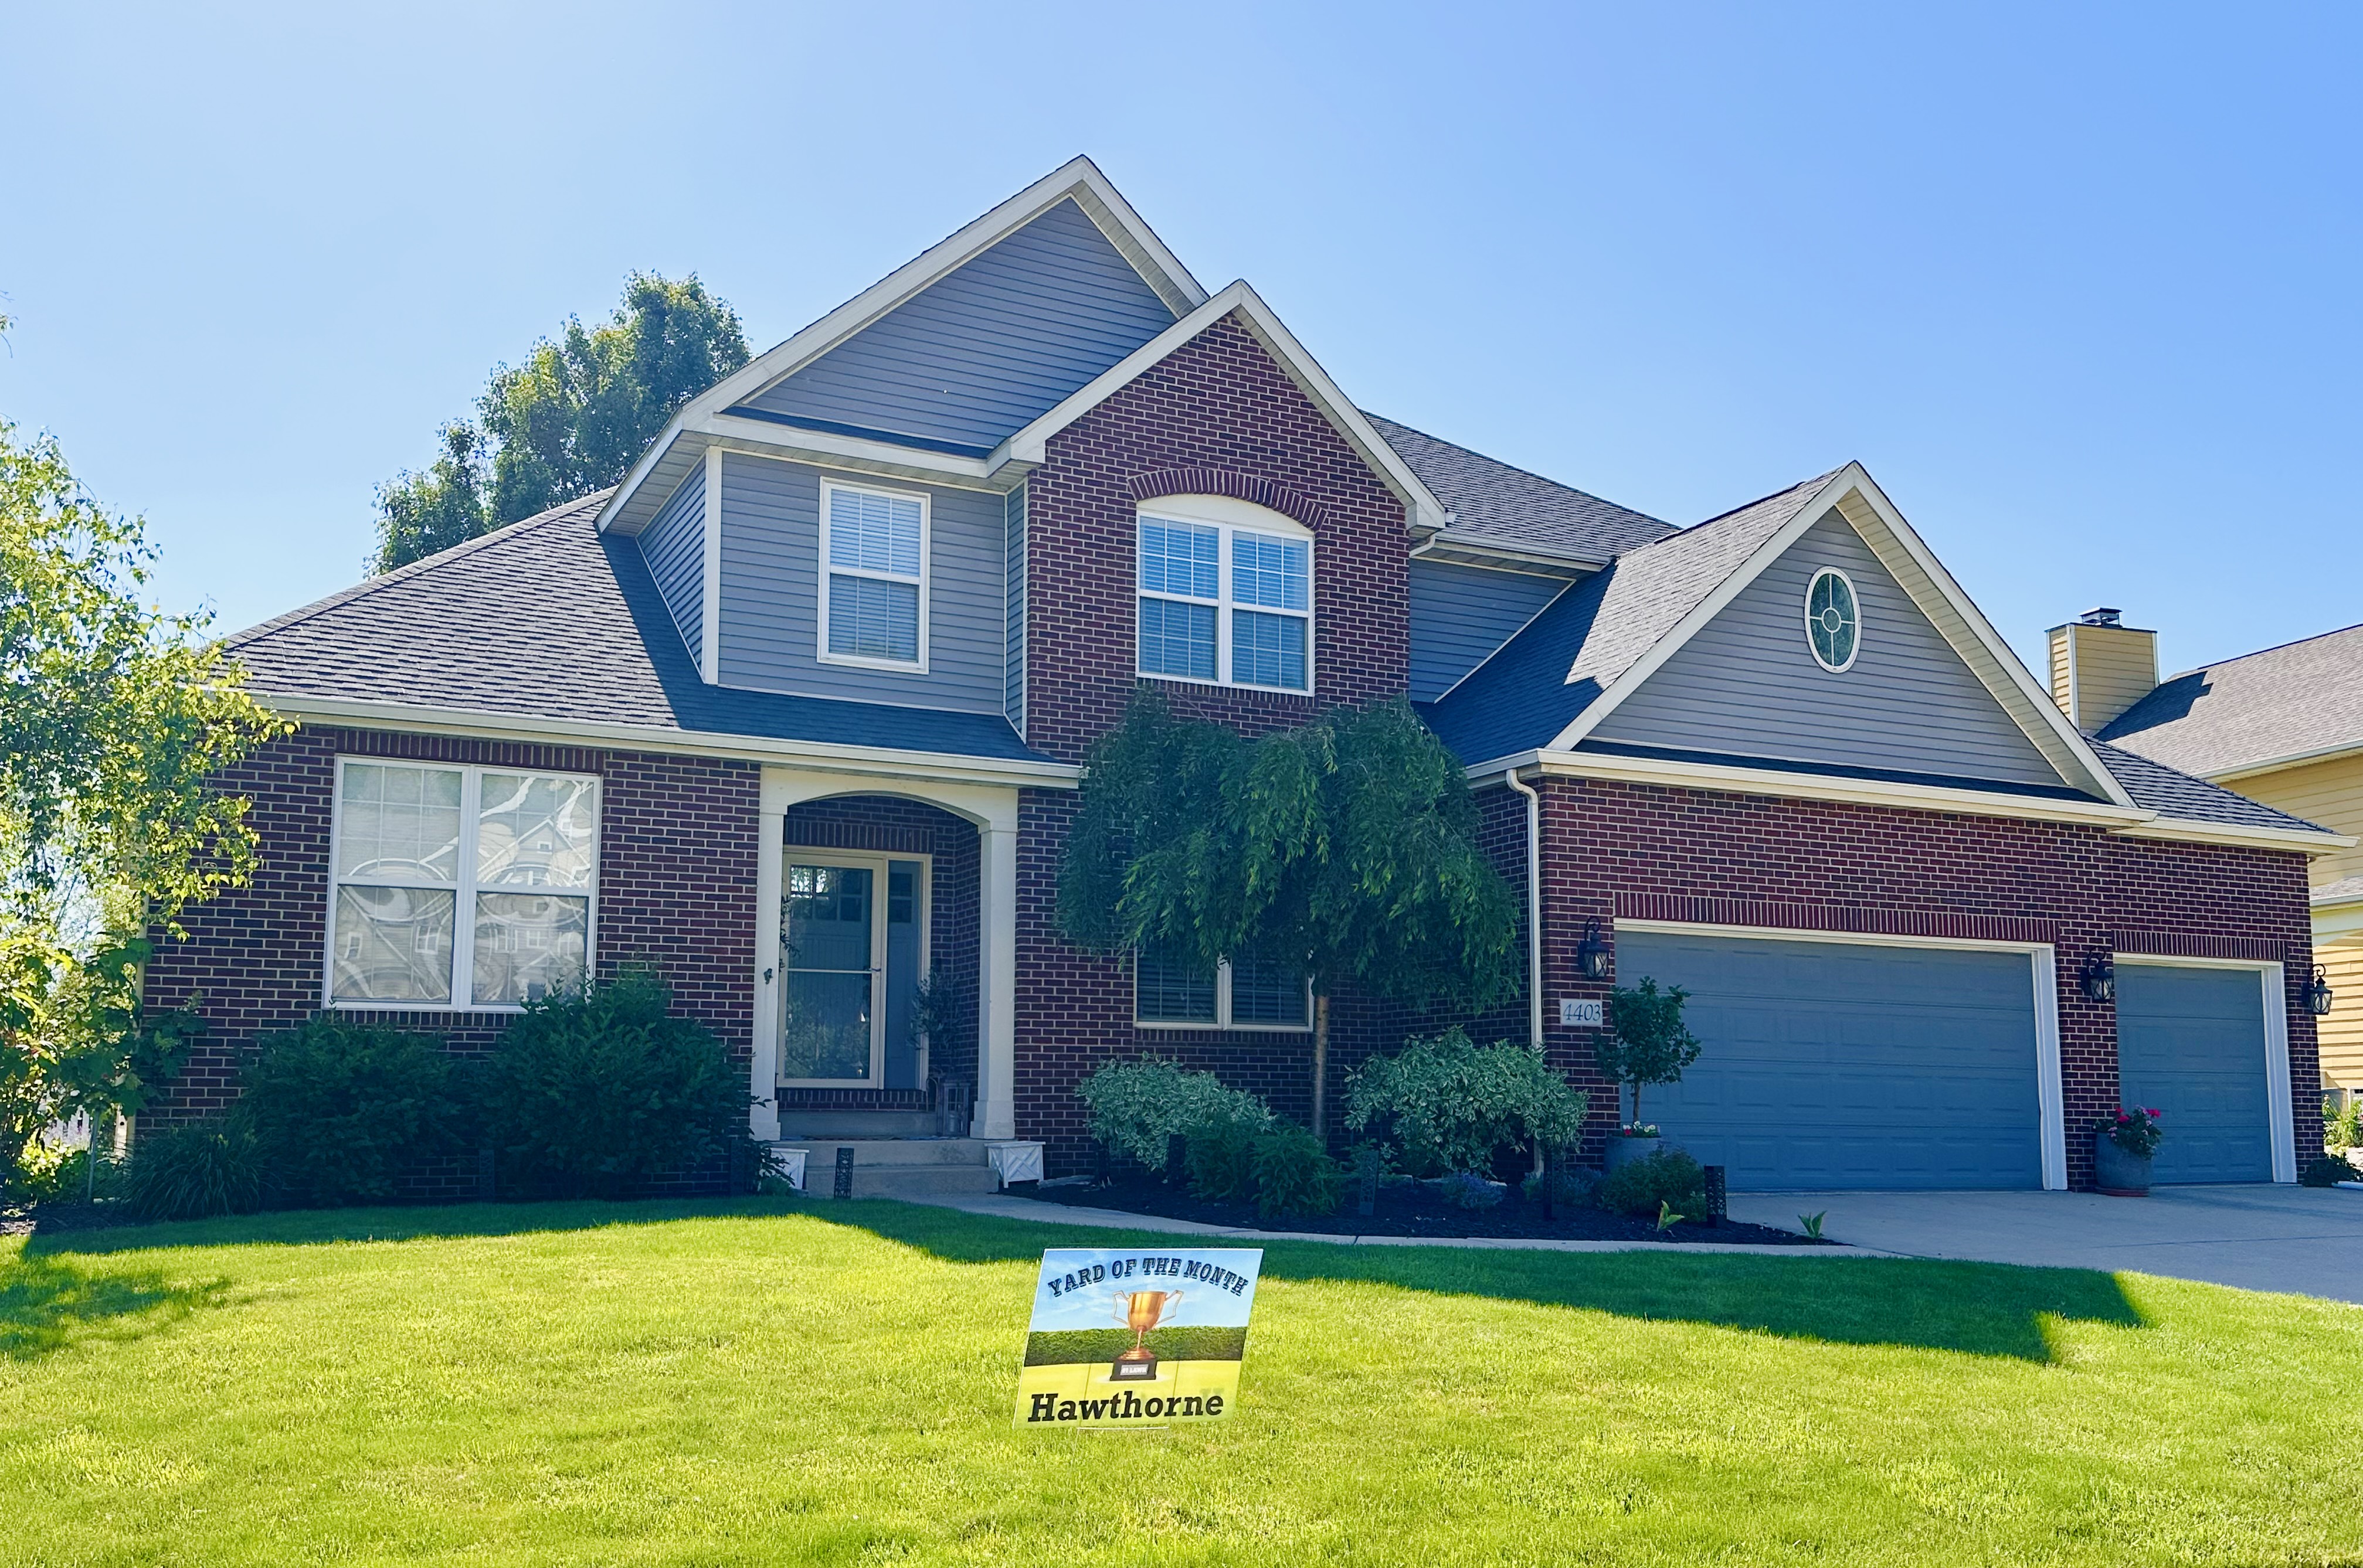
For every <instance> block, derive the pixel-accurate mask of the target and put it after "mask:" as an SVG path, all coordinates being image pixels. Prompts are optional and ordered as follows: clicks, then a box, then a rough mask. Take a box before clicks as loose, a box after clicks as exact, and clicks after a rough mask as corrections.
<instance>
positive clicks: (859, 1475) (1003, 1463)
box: [0, 1199, 2363, 1568]
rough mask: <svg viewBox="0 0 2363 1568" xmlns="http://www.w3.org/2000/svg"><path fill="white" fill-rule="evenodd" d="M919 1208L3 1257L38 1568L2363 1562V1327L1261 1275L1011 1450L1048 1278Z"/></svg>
mask: <svg viewBox="0 0 2363 1568" xmlns="http://www.w3.org/2000/svg"><path fill="white" fill-rule="evenodd" d="M1120 1241H1121V1239H1120V1238H1117V1237H1115V1235H1113V1234H1112V1233H1111V1232H1106V1231H1079V1230H1070V1229H1061V1228H1058V1227H1053V1226H1049V1225H1025V1224H1018V1223H1014V1222H1001V1221H993V1220H973V1219H969V1218H966V1217H963V1216H960V1215H957V1214H953V1213H949V1212H947V1211H943V1210H937V1209H918V1208H909V1207H904V1206H902V1205H897V1204H889V1203H860V1204H838V1205H830V1204H826V1203H818V1204H814V1205H811V1206H809V1207H804V1206H800V1205H799V1204H798V1203H797V1202H796V1201H795V1200H779V1201H768V1200H756V1199H749V1200H746V1201H743V1202H727V1203H726V1202H717V1203H710V1204H675V1205H654V1204H647V1205H629V1204H626V1205H589V1204H585V1205H579V1206H546V1207H533V1208H524V1207H519V1208H474V1209H432V1210H422V1209H377V1210H370V1211H365V1212H349V1213H344V1214H308V1215H282V1216H271V1217H265V1218H261V1219H257V1220H239V1221H225V1222H220V1223H215V1224H207V1225H190V1226H172V1227H159V1228H156V1229H153V1230H147V1231H116V1232H110V1233H103V1234H102V1235H99V1236H92V1237H84V1238H82V1239H80V1240H79V1241H77V1240H76V1239H75V1238H72V1237H62V1238H59V1239H58V1240H57V1241H56V1242H39V1241H37V1242H34V1243H32V1245H31V1246H30V1247H29V1248H23V1246H22V1243H20V1242H15V1241H6V1242H0V1249H5V1250H0V1560H5V1561H6V1562H10V1563H99V1562H109V1563H113V1562H122V1563H131V1562H138V1563H154V1562H170V1563H186V1564H205V1565H209V1568H210V1565H215V1564H234V1563H249V1562H251V1563H271V1564H274V1565H275V1564H282V1563H294V1562H318V1561H334V1562H340V1563H370V1562H465V1563H471V1564H476V1563H486V1564H490V1563H517V1562H534V1563H545V1562H546V1563H569V1564H572V1563H660V1562H661V1563H695V1564H715V1563H739V1562H746V1563H755V1562H762V1563H783V1562H1023V1563H1040V1564H1060V1565H1064V1564H1079V1563H1093V1562H1125V1563H1134V1562H1138V1563H1165V1562H1188V1563H1208V1564H1215V1563H1221V1564H1232V1563H1252V1562H1289V1563H1304V1562H1314V1561H1316V1560H1334V1561H1353V1562H1416V1563H1459V1562H1602V1563H1607V1562H1681V1563H1691V1562H1710V1561H1711V1562H1717V1563H1753V1562H1819V1563H1828V1562H1847V1563H1853V1562H1910V1563H1936V1564H1966V1563H1986V1562H2091V1563H2106V1564H2123V1563H2145V1564H2147V1563H2180V1562H2226V1563H2243V1564H2258V1563H2333V1562H2336V1563H2353V1562H2363V1461H2358V1457H2357V1450H2358V1428H2357V1421H2356V1418H2355V1415H2354V1411H2355V1408H2356V1398H2355V1396H2356V1392H2357V1387H2358V1383H2359V1382H2363V1370H2358V1369H2363V1309H2356V1308H2352V1307H2345V1306H2337V1305H2333V1304H2330V1303H2326V1302H2319V1301H2313V1300H2309V1299H2305V1298H2301V1297H2275V1296H2260V1295H2250V1294H2246V1293H2243V1292H2239V1291H2234V1290H2226V1289H2222V1288H2218V1287H2215V1286H2202V1285H2187V1284H2181V1283H2179V1282H2174V1281H2169V1280H2162V1279H2155V1278H2150V1277H2147V1276H2136V1275H2128V1276H2119V1277H2111V1276H2109V1275H2099V1274H2086V1273H2079V1272H2072V1271H2062V1270H2026V1269H2011V1268H2002V1267H1992V1266H1985V1265H1976V1264H1923V1263H1911V1262H1890V1261H1880V1260H1876V1259H1847V1260H1830V1259H1825V1258H1811V1259H1785V1258H1766V1257H1733V1256H1715V1255H1710V1254H1699V1253H1692V1254H1690V1255H1686V1256H1666V1255H1657V1254H1650V1255H1635V1254H1630V1253H1623V1254H1614V1253H1612V1254H1592V1255H1581V1256H1569V1255H1560V1254H1552V1253H1510V1252H1480V1251H1454V1250H1448V1249H1441V1248H1438V1249H1424V1250H1415V1249H1396V1248H1345V1247H1334V1246H1322V1245H1315V1244H1308V1243H1297V1244H1282V1245H1276V1246H1273V1247H1271V1248H1270V1249H1268V1252H1267V1255H1266V1262H1265V1270H1264V1276H1263V1282H1262V1285H1261V1286H1260V1287H1259V1294H1258V1298H1257V1302H1256V1321H1255V1326H1254V1329H1253V1331H1252V1333H1251V1335H1250V1337H1249V1339H1248V1353H1247V1365H1246V1375H1245V1380H1244V1382H1243V1384H1242V1386H1241V1399H1240V1413H1239V1415H1238V1417H1237V1419H1234V1420H1232V1421H1229V1422H1228V1423H1226V1424H1222V1425H1219V1426H1208V1427H1201V1428H1193V1429H1188V1430H1180V1431H1175V1432H1170V1433H1091V1432H1078V1431H1057V1432H1041V1431H1035V1432H1022V1431H1013V1430H1011V1429H1010V1424H1009V1422H1010V1406H1011V1400H1012V1395H1013V1391H1014V1389H1015V1382H1016V1375H1017V1363H1018V1358H1019V1355H1020V1353H1021V1347H1022V1345H1023V1342H1024V1338H1025V1319H1026V1306H1027V1302H1028V1300H1029V1298H1030V1295H1031V1291H1032V1286H1033V1278H1034V1263H1033V1258H1034V1254H1036V1253H1037V1252H1038V1251H1039V1249H1040V1248H1042V1247H1043V1246H1045V1245H1049V1244H1060V1245H1111V1244H1120Z"/></svg>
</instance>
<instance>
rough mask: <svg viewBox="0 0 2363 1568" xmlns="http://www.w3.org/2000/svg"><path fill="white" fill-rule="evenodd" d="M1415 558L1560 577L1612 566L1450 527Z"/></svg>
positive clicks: (1431, 538) (1415, 553)
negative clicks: (1467, 532) (1465, 532)
mask: <svg viewBox="0 0 2363 1568" xmlns="http://www.w3.org/2000/svg"><path fill="white" fill-rule="evenodd" d="M1412 559H1414V560H1431V561H1440V562H1442V563H1444V564H1445V565H1448V566H1473V567H1479V568H1482V569H1485V570H1487V571H1512V572H1521V573H1524V574H1525V575H1526V576H1528V577H1557V578H1578V577H1589V576H1591V575H1592V573H1594V572H1596V571H1599V570H1601V569H1603V568H1605V567H1606V566H1607V565H1608V562H1607V561H1606V560H1604V559H1603V558H1600V557H1598V556H1586V555H1579V554H1577V553H1576V552H1575V551H1572V550H1554V549H1551V548H1550V547H1548V546H1543V545H1520V544H1513V543H1510V542H1508V541H1506V540H1502V539H1496V538H1493V537H1492V536H1490V535H1484V534H1464V533H1462V532H1461V531H1460V530H1459V529H1458V528H1453V527H1449V526H1448V527H1446V528H1444V529H1442V530H1440V531H1438V532H1437V533H1435V534H1431V535H1430V536H1428V538H1427V541H1426V543H1425V544H1423V545H1421V546H1420V547H1419V548H1417V549H1415V550H1414V551H1413V552H1412Z"/></svg>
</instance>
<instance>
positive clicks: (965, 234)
mask: <svg viewBox="0 0 2363 1568" xmlns="http://www.w3.org/2000/svg"><path fill="white" fill-rule="evenodd" d="M1069 196H1073V197H1074V198H1075V202H1076V205H1078V206H1080V207H1082V209H1083V212H1084V214H1085V215H1087V216H1088V217H1090V218H1091V220H1092V221H1093V223H1094V224H1095V225H1097V226H1099V228H1100V230H1101V232H1102V233H1104V234H1107V236H1108V238H1109V241H1110V243H1112V244H1114V245H1115V247H1116V248H1117V250H1118V251H1119V252H1120V253H1121V254H1123V256H1124V257H1125V259H1126V260H1127V261H1130V262H1131V263H1132V264H1133V266H1134V267H1135V269H1137V270H1139V271H1141V281H1142V282H1146V283H1148V286H1149V287H1150V289H1151V290H1153V291H1154V292H1155V293H1157V295H1158V297H1159V299H1161V300H1163V301H1164V302H1165V304H1166V307H1167V308H1168V309H1169V310H1171V311H1172V312H1173V313H1174V314H1175V315H1183V314H1186V313H1187V312H1188V311H1189V310H1192V309H1194V308H1196V307H1197V306H1198V305H1200V304H1203V303H1204V300H1205V298H1206V291H1205V289H1204V287H1202V286H1201V285H1200V284H1199V282H1198V280H1197V279H1195V278H1193V277H1192V276H1191V275H1190V271H1189V269H1187V268H1185V267H1183V266H1182V263H1181V261H1180V259H1178V258H1176V257H1175V256H1174V254H1173V253H1172V252H1171V251H1170V250H1168V249H1166V248H1165V242H1164V241H1163V240H1160V239H1159V238H1158V237H1157V234H1156V231H1154V230H1153V229H1151V228H1150V227H1149V226H1148V225H1147V224H1146V223H1143V222H1142V221H1141V219H1140V215H1139V214H1138V213H1136V212H1134V211H1133V210H1132V204H1131V203H1129V202H1127V201H1126V200H1125V199H1124V197H1123V195H1122V194H1120V193H1118V192H1117V190H1116V188H1115V186H1114V185H1112V184H1110V183H1108V179H1107V176H1106V175H1104V174H1102V173H1101V172H1100V171H1099V168H1098V166H1097V165H1095V164H1094V163H1093V162H1092V160H1090V159H1088V158H1075V159H1072V160H1069V161H1068V162H1067V163H1065V164H1063V165H1061V166H1060V167H1059V168H1058V169H1056V170H1053V171H1051V172H1050V173H1048V174H1047V175H1045V176H1044V177H1043V178H1041V179H1039V180H1037V181H1036V182H1034V183H1033V184H1031V185H1028V186H1026V189H1024V190H1023V191H1020V192H1018V193H1017V194H1015V195H1014V196H1012V197H1010V198H1009V199H1008V200H1007V201H1005V202H1004V203H1002V204H1000V205H999V206H997V207H994V208H993V210H992V211H991V212H988V213H986V214H985V215H983V216H982V217H980V218H978V219H976V220H975V221H974V222H973V223H971V224H968V225H966V226H963V227H962V228H960V229H959V230H958V231H957V232H955V233H954V234H952V235H951V236H950V237H948V238H945V239H941V240H938V241H937V242H936V243H935V244H934V245H931V246H929V247H928V248H926V249H925V250H923V251H921V252H920V253H919V254H918V255H917V256H915V257H914V258H912V259H910V260H908V261H906V262H904V264H903V265H902V266H900V267H897V268H896V269H895V270H894V271H892V272H889V273H888V274H886V276H885V277H883V278H881V279H880V280H879V281H878V282H875V283H872V284H871V285H870V287H868V288H866V289H864V290H862V291H861V292H860V293H858V294H856V295H854V296H853V297H852V298H851V299H849V300H848V301H846V302H845V303H844V304H841V305H839V306H838V307H837V308H836V309H835V310H833V311H830V312H829V313H828V314H827V315H824V316H822V317H821V318H820V319H819V320H818V321H815V322H814V323H813V324H812V325H811V326H807V327H805V328H804V330H803V331H802V332H799V333H797V334H796V335H795V336H794V337H791V338H789V339H788V340H787V341H786V342H784V343H782V344H780V345H779V346H778V347H776V348H771V349H770V350H768V351H766V352H764V353H762V354H759V355H757V356H756V357H755V358H754V359H750V360H749V361H748V362H747V363H746V364H745V365H744V366H742V367H741V368H740V369H738V370H736V371H734V372H732V373H731V374H730V375H728V376H726V377H724V378H723V379H722V380H721V381H717V382H716V383H715V384H714V385H713V386H712V387H709V388H708V389H706V390H705V391H704V392H701V393H699V394H698V395H697V396H696V397H693V398H692V399H690V400H689V402H688V403H686V404H684V405H683V406H682V411H681V412H680V413H679V414H675V415H674V416H673V418H672V420H671V423H670V424H668V425H666V426H665V428H664V431H663V433H662V434H660V436H658V437H657V438H656V440H655V441H654V442H653V443H652V444H651V445H650V446H649V450H648V451H647V452H646V453H644V454H642V455H641V458H640V460H639V461H638V463H635V464H634V465H632V471H631V472H630V473H629V474H628V475H627V476H626V477H625V480H624V482H623V483H622V484H620V485H618V486H616V493H615V495H614V496H613V497H611V498H610V499H609V501H608V502H607V505H606V508H605V510H604V511H602V512H601V513H600V514H599V526H600V527H601V528H602V529H605V528H607V527H609V526H611V525H614V524H615V523H616V520H618V519H619V518H622V517H624V516H625V515H626V514H627V511H628V509H629V508H630V506H631V503H632V500H633V497H634V496H635V495H637V494H638V491H639V490H640V487H641V484H642V482H643V480H645V479H646V478H647V472H648V470H649V469H650V468H651V467H653V466H654V464H655V461H656V458H657V456H658V454H660V453H661V452H663V451H664V450H665V449H666V448H667V447H670V446H671V444H672V443H673V441H674V439H675V438H676V437H677V436H679V435H680V434H681V433H682V431H684V430H687V429H691V428H693V427H695V426H696V425H700V424H701V423H703V422H704V420H705V419H706V418H708V417H709V416H711V415H713V414H716V413H718V412H720V411H721V410H723V409H726V408H728V407H730V406H731V405H732V404H734V403H743V402H745V401H746V400H747V399H748V398H749V397H751V396H753V395H755V394H756V393H757V392H761V391H762V390H763V389H764V388H765V387H768V386H770V385H771V383H772V382H774V381H782V380H784V379H785V378H787V377H789V376H792V375H793V374H795V373H796V372H797V371H798V370H802V369H804V366H806V365H808V364H810V363H812V362H813V361H814V360H815V359H819V358H820V357H821V356H822V355H823V354H826V353H827V352H828V351H829V350H830V349H832V348H836V347H837V346H838V344H840V343H842V342H844V341H845V340H846V339H847V338H849V337H852V336H853V335H854V334H855V333H857V332H860V330H861V329H862V328H863V327H865V326H869V325H870V324H871V323H872V322H874V321H876V320H877V319H878V318H879V317H881V316H882V315H886V314H887V313H888V312H889V311H892V310H893V309H894V307H896V306H897V305H900V304H903V303H904V301H906V300H908V299H910V298H911V297H912V296H913V295H915V294H917V293H920V292H921V291H922V290H924V289H926V287H927V285H928V284H930V283H933V282H936V281H937V280H938V279H940V278H942V277H944V276H946V275H947V274H949V273H950V272H953V271H958V270H959V269H960V268H961V267H963V266H965V265H966V264H968V263H969V262H970V261H972V260H974V259H976V258H977V257H979V256H981V255H982V254H983V253H984V252H985V251H987V250H989V249H991V248H993V246H995V245H997V244H999V243H1000V242H1001V241H1002V240H1004V239H1005V238H1007V237H1009V236H1010V235H1012V234H1014V233H1015V232H1016V231H1017V230H1019V229H1021V228H1023V227H1025V226H1026V225H1027V224H1029V223H1031V222H1033V221H1034V220H1035V219H1036V218H1037V217H1040V216H1041V215H1043V214H1044V213H1046V212H1048V211H1049V210H1050V208H1052V207H1054V206H1056V205H1058V204H1059V203H1060V202H1062V201H1064V200H1066V199H1067V198H1068V197H1069ZM1111 225H1114V226H1115V231H1114V232H1111V231H1110V226H1111ZM896 449H897V450H900V448H896Z"/></svg>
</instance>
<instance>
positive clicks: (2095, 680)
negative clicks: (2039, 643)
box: [2050, 606, 2158, 734]
mask: <svg viewBox="0 0 2363 1568" xmlns="http://www.w3.org/2000/svg"><path fill="white" fill-rule="evenodd" d="M2050 636H2051V700H2052V701H2055V702H2057V703H2058V704H2059V711H2060V712H2063V713H2065V714H2067V715H2068V721H2069V723H2072V724H2074V725H2075V726H2076V727H2077V728H2078V729H2080V730H2082V731H2084V732H2085V733H2086V734H2091V732H2093V731H2095V730H2097V729H2100V728H2101V727H2102V725H2104V724H2106V723H2108V722H2109V721H2110V720H2112V719H2113V718H2115V717H2116V716H2117V715H2118V714H2120V713H2122V712H2124V711H2125V710H2126V709H2128V708H2130V707H2132V706H2133V705H2134V704H2135V703H2136V702H2138V701H2141V700H2142V699H2143V698H2144V697H2147V696H2148V695H2149V692H2150V689H2151V688H2152V687H2154V686H2156V685H2157V684H2158V634H2157V633H2156V632H2145V631H2142V630H2140V629H2139V628H2137V627H2134V626H2128V625H2126V624H2124V616H2123V615H2122V614H2121V613H2119V612H2117V611H2115V610H2112V609H2109V608H2106V607H2105V606H2104V607H2102V608H2099V609H2093V610H2087V611H2085V612H2084V613H2082V614H2081V615H2079V616H2077V617H2076V619H2074V620H2073V621H2070V622H2069V623H2068V624H2066V625H2064V626H2054V627H2052V628H2051V633H2050Z"/></svg>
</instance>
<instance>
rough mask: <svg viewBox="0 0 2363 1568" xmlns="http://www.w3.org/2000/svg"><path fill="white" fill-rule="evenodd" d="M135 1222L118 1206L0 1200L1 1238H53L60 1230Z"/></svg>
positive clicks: (71, 1201)
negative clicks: (35, 1236) (35, 1234)
mask: <svg viewBox="0 0 2363 1568" xmlns="http://www.w3.org/2000/svg"><path fill="white" fill-rule="evenodd" d="M138 1223H139V1221H138V1220H134V1219H133V1218H132V1217H131V1214H130V1211H129V1210H128V1209H126V1208H124V1206H123V1205H122V1204H120V1203H108V1202H104V1201H102V1202H98V1203H84V1202H83V1201H82V1200H81V1199H80V1198H72V1199H69V1198H51V1199H50V1200H49V1201H48V1202H46V1203H11V1202H8V1201H0V1236H29V1235H31V1234H32V1233H33V1232H34V1231H41V1232H42V1233H43V1234H45V1235H51V1236H54V1235H56V1234H58V1233H59V1232H60V1231H105V1230H111V1229H113V1228H114V1227H116V1226H117V1225H136V1224H138Z"/></svg>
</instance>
